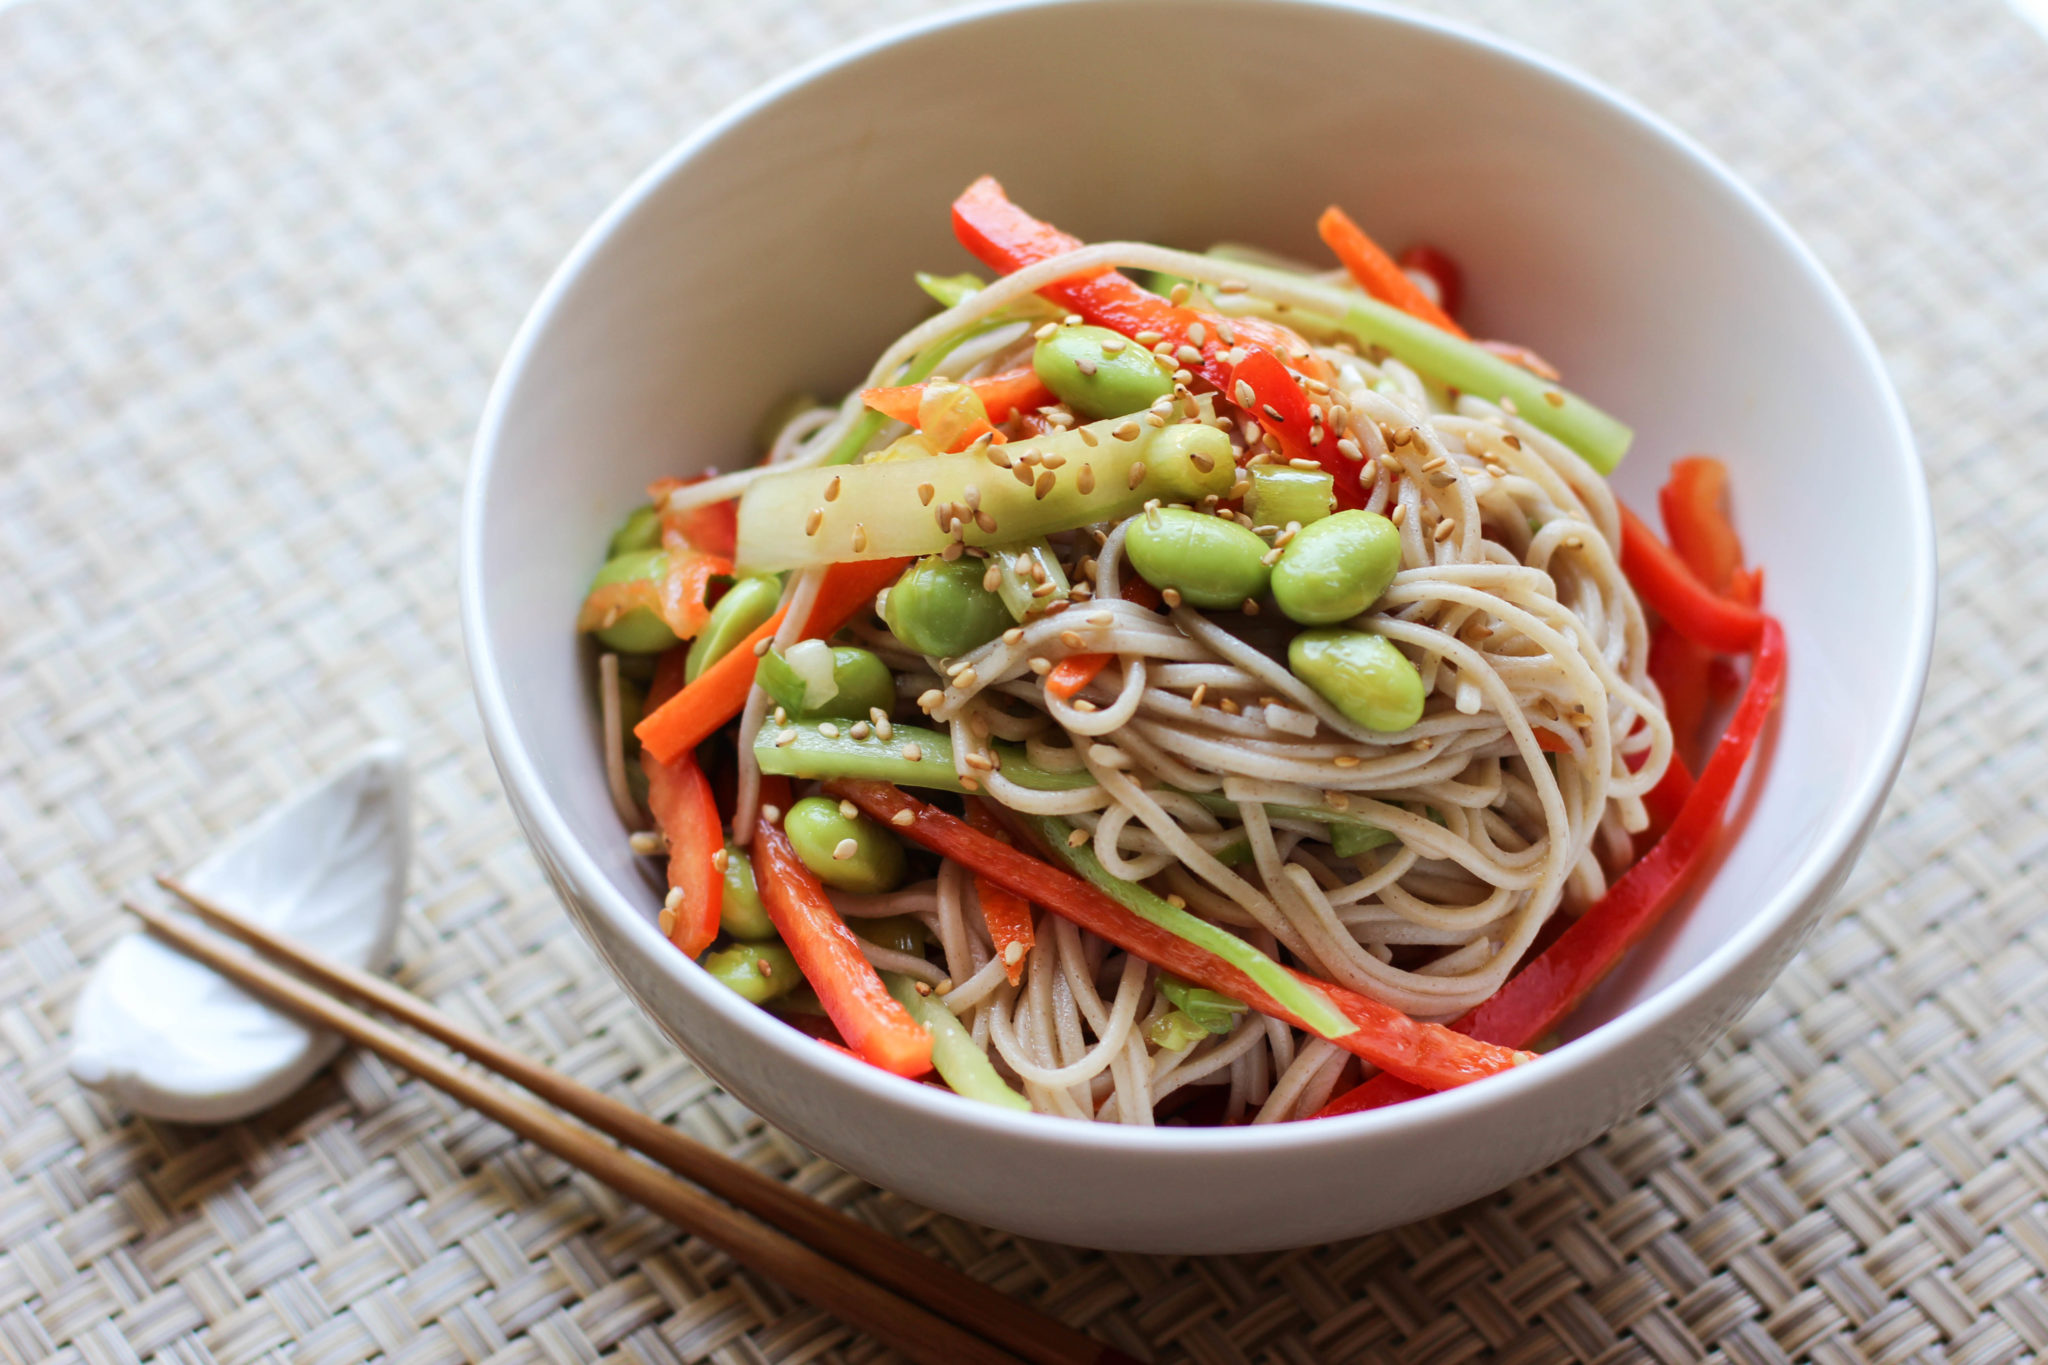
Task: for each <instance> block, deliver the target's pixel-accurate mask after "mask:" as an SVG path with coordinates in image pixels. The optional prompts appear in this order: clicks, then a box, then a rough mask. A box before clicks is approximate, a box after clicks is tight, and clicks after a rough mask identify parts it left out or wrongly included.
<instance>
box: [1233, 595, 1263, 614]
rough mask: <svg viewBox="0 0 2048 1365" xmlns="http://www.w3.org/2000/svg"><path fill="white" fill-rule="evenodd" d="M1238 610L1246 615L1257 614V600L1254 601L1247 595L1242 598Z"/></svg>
mask: <svg viewBox="0 0 2048 1365" xmlns="http://www.w3.org/2000/svg"><path fill="white" fill-rule="evenodd" d="M1238 610H1239V611H1241V612H1243V613H1244V614H1245V615H1246V616H1257V615H1258V614H1259V604H1258V603H1257V602H1254V601H1253V600H1252V599H1251V598H1249V597H1247V598H1245V599H1244V604H1243V605H1242V606H1240V607H1239V608H1238Z"/></svg>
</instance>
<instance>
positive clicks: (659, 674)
mask: <svg viewBox="0 0 2048 1365" xmlns="http://www.w3.org/2000/svg"><path fill="white" fill-rule="evenodd" d="M689 667H690V650H689V647H688V646H686V645H677V646H676V647H675V648H673V649H666V650H663V651H662V653H661V657H659V658H658V659H656V660H655V661H654V676H653V677H652V678H649V679H648V680H647V706H648V708H649V709H652V708H653V707H656V706H659V705H661V704H662V703H663V702H665V701H667V700H668V699H669V698H670V697H673V696H674V695H675V694H676V693H678V692H680V691H682V690H683V683H684V682H685V681H686V679H687V674H688V670H689Z"/></svg>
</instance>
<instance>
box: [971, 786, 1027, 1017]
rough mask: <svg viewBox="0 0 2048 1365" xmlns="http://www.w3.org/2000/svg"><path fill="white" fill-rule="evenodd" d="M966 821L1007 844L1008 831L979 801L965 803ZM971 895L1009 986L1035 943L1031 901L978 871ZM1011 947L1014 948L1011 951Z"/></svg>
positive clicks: (1020, 973) (1016, 980) (1018, 979)
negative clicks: (985, 922)
mask: <svg viewBox="0 0 2048 1365" xmlns="http://www.w3.org/2000/svg"><path fill="white" fill-rule="evenodd" d="M967 823H968V824H970V825H972V826H974V828H975V829H977V830H979V831H981V832H982V833H983V834H986V835H987V836H988V837H989V838H991V839H994V840H997V841H998V842H1000V843H1009V842H1010V834H1009V831H1008V830H1006V829H1004V828H1003V824H1002V821H1000V820H998V819H996V817H995V816H994V815H992V814H990V813H989V809H988V806H987V804H986V803H985V802H982V801H969V802H968V803H967ZM974 897H975V899H976V900H978V901H980V902H981V917H982V918H983V919H985V920H987V921H988V936H989V941H990V942H991V943H993V944H995V948H996V956H997V957H999V958H1001V959H1002V960H1003V975H1004V976H1007V977H1009V978H1010V984H1011V985H1012V986H1014V985H1017V984H1018V983H1019V982H1021V981H1022V980H1023V979H1024V958H1025V956H1026V955H1027V954H1029V953H1030V951H1031V950H1032V949H1033V948H1035V947H1037V946H1038V930H1037V928H1036V927H1035V926H1034V925H1033V924H1032V922H1031V904H1030V902H1029V901H1027V900H1025V899H1024V897H1022V896H1020V895H1018V894H1017V893H1016V892H1014V891H1012V890H1010V889H1009V888H1008V887H1006V886H999V885H997V884H996V883H995V882H992V881H990V880H989V879H988V878H987V877H984V876H982V875H981V874H980V873H978V872H977V873H976V874H975V875H974ZM1013 950H1014V951H1013Z"/></svg>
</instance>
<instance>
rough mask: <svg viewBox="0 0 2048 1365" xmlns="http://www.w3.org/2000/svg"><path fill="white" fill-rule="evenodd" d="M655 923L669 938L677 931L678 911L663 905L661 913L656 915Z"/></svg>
mask: <svg viewBox="0 0 2048 1365" xmlns="http://www.w3.org/2000/svg"><path fill="white" fill-rule="evenodd" d="M654 923H655V927H657V928H658V929H660V930H661V936H662V937H663V938H667V937H668V936H669V935H671V934H673V933H674V932H675V931H676V912H675V911H673V910H671V909H669V908H668V907H667V906H663V907H662V908H661V913H660V914H658V915H656V916H655V917H654Z"/></svg>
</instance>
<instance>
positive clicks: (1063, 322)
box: [1060, 313, 1082, 327]
mask: <svg viewBox="0 0 2048 1365" xmlns="http://www.w3.org/2000/svg"><path fill="white" fill-rule="evenodd" d="M1081 321H1082V319H1081V315H1080V314H1079V313H1069V314H1067V315H1066V316H1065V317H1063V318H1061V319H1060V326H1062V327H1079V326H1080V325H1081Z"/></svg>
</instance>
